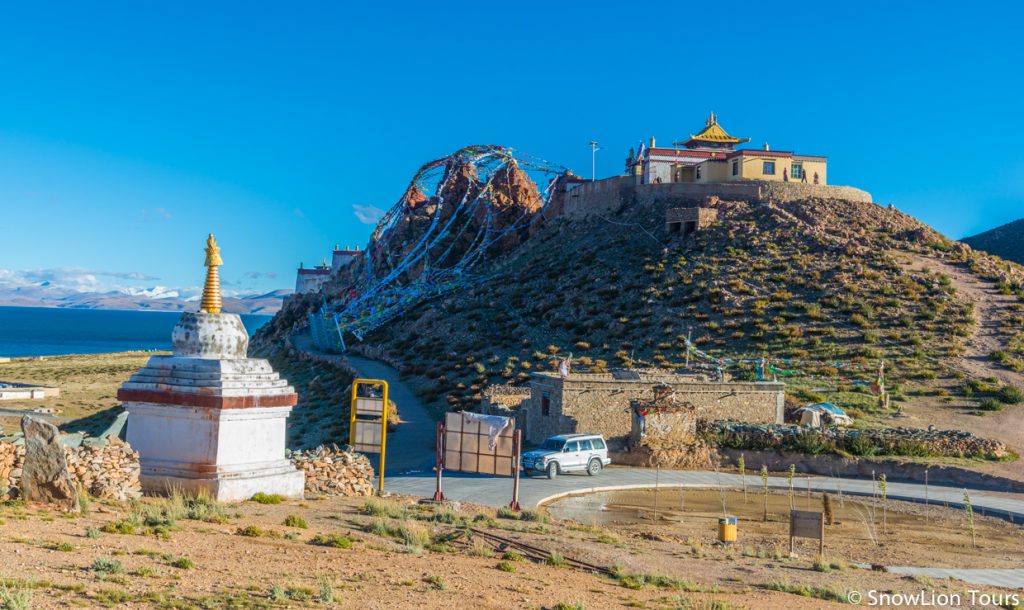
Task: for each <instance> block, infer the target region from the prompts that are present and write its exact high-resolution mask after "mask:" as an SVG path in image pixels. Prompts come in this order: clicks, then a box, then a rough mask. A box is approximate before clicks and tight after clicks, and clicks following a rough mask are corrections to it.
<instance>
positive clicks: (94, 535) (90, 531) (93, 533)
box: [85, 527, 100, 539]
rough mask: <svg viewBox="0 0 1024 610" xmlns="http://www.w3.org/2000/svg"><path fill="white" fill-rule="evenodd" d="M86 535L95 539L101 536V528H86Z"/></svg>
mask: <svg viewBox="0 0 1024 610" xmlns="http://www.w3.org/2000/svg"><path fill="white" fill-rule="evenodd" d="M85 537H86V538H93V539H96V538H99V537H100V530H99V529H97V528H95V527H90V528H89V529H87V530H85Z"/></svg>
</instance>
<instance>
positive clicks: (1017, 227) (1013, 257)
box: [963, 218, 1024, 264]
mask: <svg viewBox="0 0 1024 610" xmlns="http://www.w3.org/2000/svg"><path fill="white" fill-rule="evenodd" d="M963 242H964V243H965V244H968V245H969V246H971V247H972V248H974V249H976V250H984V251H985V252H988V253H989V254H995V255H996V256H999V257H1002V258H1005V259H1006V260H1008V261H1014V262H1016V263H1020V264H1024V218H1022V219H1020V220H1015V221H1013V222H1011V223H1008V224H1005V225H1003V226H1001V227H996V228H994V229H990V230H988V231H985V232H984V233H979V234H977V235H975V236H973V237H965V238H964V239H963Z"/></svg>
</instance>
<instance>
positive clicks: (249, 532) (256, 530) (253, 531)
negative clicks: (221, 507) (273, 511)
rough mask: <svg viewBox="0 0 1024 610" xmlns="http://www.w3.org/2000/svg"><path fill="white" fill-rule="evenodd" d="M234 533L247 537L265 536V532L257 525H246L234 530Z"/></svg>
mask: <svg viewBox="0 0 1024 610" xmlns="http://www.w3.org/2000/svg"><path fill="white" fill-rule="evenodd" d="M235 534H236V535H238V536H247V537H249V538H260V537H262V536H266V535H267V532H266V531H264V530H263V528H261V527H259V526H257V525H246V526H245V527H240V528H238V529H236V530H235Z"/></svg>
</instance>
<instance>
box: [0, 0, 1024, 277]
mask: <svg viewBox="0 0 1024 610" xmlns="http://www.w3.org/2000/svg"><path fill="white" fill-rule="evenodd" d="M724 6H725V5H724V4H721V3H718V4H716V3H707V2H704V3H689V2H679V1H675V2H664V3H662V2H647V3H642V4H630V3H623V2H615V3H611V2H608V3H605V2H581V3H568V2H566V3H554V2H515V3H481V2H474V3H438V2H435V3H391V2H376V3H353V4H352V5H346V4H344V3H341V2H323V3H309V2H289V3H260V2H238V3H231V2H217V3H210V2H173V3H170V2H165V3H155V2H123V3H122V2H107V3H83V2H67V3H46V4H44V3H27V2H25V3H10V4H8V5H6V6H4V7H3V8H0V11H2V12H0V87H2V89H0V90H2V95H0V212H2V216H0V226H2V231H0V282H2V281H9V282H12V281H13V282H17V281H36V280H38V279H40V278H50V279H52V280H53V281H55V282H58V283H63V284H66V285H68V286H73V287H79V288H101V289H104V288H111V287H126V286H135V287H152V286H169V287H197V286H199V285H200V283H201V281H202V273H203V271H202V268H201V263H202V253H201V248H202V244H203V239H204V236H205V234H206V232H208V231H214V232H216V233H217V235H218V237H219V239H220V241H221V244H222V246H223V248H224V258H225V261H226V265H225V267H224V269H223V275H224V277H225V278H226V280H227V281H228V282H229V283H230V286H229V289H231V290H237V291H253V290H269V289H273V288H278V287H289V286H291V285H292V284H293V279H294V278H293V270H294V268H295V267H296V265H297V264H298V262H299V261H305V262H306V264H307V265H309V264H313V263H315V262H318V261H319V260H320V258H321V257H323V256H324V255H327V254H328V253H329V249H330V248H331V246H333V244H335V243H340V244H342V245H344V244H355V243H360V244H362V243H365V241H366V239H367V237H368V234H369V231H370V229H371V226H370V225H369V224H365V223H364V222H362V221H361V220H360V217H362V219H363V220H366V213H367V212H368V213H370V214H371V215H372V212H373V209H374V208H376V209H386V208H388V207H390V206H391V205H393V204H394V202H395V201H396V200H397V198H398V197H399V195H400V194H401V193H402V191H403V190H404V187H405V185H406V183H407V181H408V180H409V178H410V177H411V176H412V174H413V173H414V172H415V170H416V169H417V168H418V167H419V165H420V164H422V163H423V162H424V161H427V160H429V159H432V158H436V157H439V156H443V155H445V154H447V153H449V152H451V151H453V150H455V149H457V148H459V147H461V146H463V145H466V144H471V143H495V144H503V145H507V146H512V147H514V148H517V149H521V150H524V151H527V152H529V153H531V154H533V155H536V156H539V157H542V158H545V159H548V160H551V161H553V162H556V163H560V164H562V165H565V166H567V167H571V168H574V169H576V171H577V172H578V173H581V174H588V173H589V166H590V151H589V148H588V146H587V143H588V142H589V141H590V140H592V139H595V140H598V141H599V142H600V143H601V146H602V148H603V150H601V151H600V152H598V174H599V175H612V174H616V173H619V172H620V171H621V167H622V160H623V157H624V156H625V153H626V151H627V149H628V148H629V147H631V146H635V145H636V144H637V142H638V141H639V140H640V139H646V138H649V137H650V136H652V135H653V136H656V137H657V138H658V140H659V142H662V143H668V142H671V141H673V140H674V139H677V138H680V137H685V136H686V135H688V134H689V133H691V132H695V131H696V130H698V129H700V128H701V127H702V126H703V124H704V119H705V117H706V116H707V114H708V112H709V111H714V112H716V113H717V114H718V115H719V119H720V121H721V123H722V124H723V126H724V127H725V128H726V129H728V130H729V131H730V132H732V133H734V134H735V135H739V136H749V137H751V138H752V144H755V145H760V144H761V143H763V142H765V141H767V142H769V143H770V144H771V145H772V147H773V148H775V149H780V150H796V151H798V152H804V153H809V154H825V155H827V156H828V157H829V164H830V165H829V180H830V182H832V183H833V184H851V185H854V186H858V187H861V188H864V189H866V190H868V191H870V192H872V193H873V194H874V195H875V198H876V200H877V201H880V202H883V203H893V204H895V205H896V206H897V207H899V208H900V209H902V210H904V211H907V212H909V213H912V214H914V215H916V216H918V217H920V218H922V219H923V220H925V221H926V222H928V223H930V224H932V225H934V226H936V227H937V228H938V229H939V230H941V231H943V232H944V233H946V234H947V235H950V236H952V237H962V236H965V235H969V234H973V233H976V232H978V231H981V230H984V229H987V228H990V227H992V226H995V225H998V224H1002V223H1004V222H1008V221H1010V220H1014V219H1016V218H1019V217H1022V216H1024V205H1022V203H1024V147H1021V145H1020V141H1021V137H1022V136H1024V120H1022V119H1021V115H1020V110H1019V108H1020V104H1021V99H1022V97H1024V96H1022V93H1024V91H1022V90H1024V85H1022V79H1021V78H1019V77H1018V75H1019V73H1020V69H1021V63H1022V60H1024V50H1022V46H1021V42H1020V34H1019V32H1018V31H1017V26H1018V24H1019V23H1020V22H1021V17H1022V16H1024V15H1022V9H1020V8H1018V7H1017V6H1015V5H1013V4H1011V3H999V4H995V3H992V4H989V3H986V2H974V3H971V4H970V5H965V4H963V3H959V4H955V5H954V4H951V3H950V4H948V5H946V4H943V3H941V2H928V3H900V4H899V5H897V3H880V2H879V3H873V2H856V3H853V2H849V3H847V2H835V3H810V4H807V5H804V4H800V3H765V2H742V1H740V2H731V3H729V5H728V6H729V8H728V10H726V9H724V8H721V7H724ZM357 212H358V214H357Z"/></svg>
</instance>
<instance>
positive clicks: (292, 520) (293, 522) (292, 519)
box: [284, 515, 309, 529]
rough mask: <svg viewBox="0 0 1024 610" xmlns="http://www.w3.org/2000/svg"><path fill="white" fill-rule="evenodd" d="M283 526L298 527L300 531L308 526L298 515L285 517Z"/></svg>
mask: <svg viewBox="0 0 1024 610" xmlns="http://www.w3.org/2000/svg"><path fill="white" fill-rule="evenodd" d="M284 525H285V527H298V528H302V529H307V528H308V527H309V524H308V523H306V520H305V519H303V518H302V517H300V516H298V515H288V516H287V517H285V518H284Z"/></svg>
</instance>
